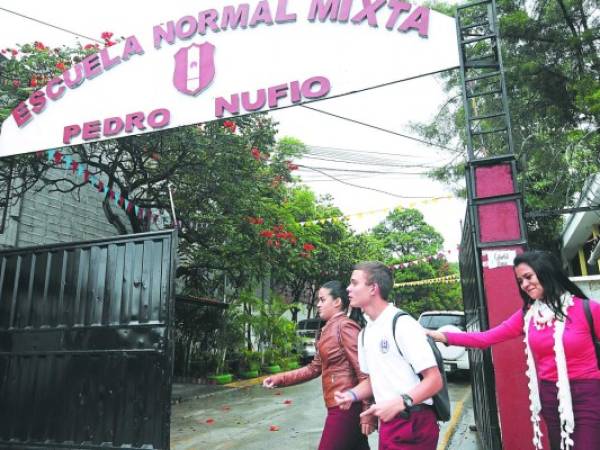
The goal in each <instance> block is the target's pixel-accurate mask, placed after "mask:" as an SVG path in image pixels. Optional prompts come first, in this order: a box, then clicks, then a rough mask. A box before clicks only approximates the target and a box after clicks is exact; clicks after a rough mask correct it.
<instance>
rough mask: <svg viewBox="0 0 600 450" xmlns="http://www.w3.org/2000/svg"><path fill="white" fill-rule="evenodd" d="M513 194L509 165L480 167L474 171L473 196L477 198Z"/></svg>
mask: <svg viewBox="0 0 600 450" xmlns="http://www.w3.org/2000/svg"><path fill="white" fill-rule="evenodd" d="M514 192H515V188H514V183H513V178H512V169H511V165H510V164H497V165H494V166H481V167H477V168H476V169H475V196H476V197H478V198H485V197H494V196H496V195H507V194H513V193H514Z"/></svg>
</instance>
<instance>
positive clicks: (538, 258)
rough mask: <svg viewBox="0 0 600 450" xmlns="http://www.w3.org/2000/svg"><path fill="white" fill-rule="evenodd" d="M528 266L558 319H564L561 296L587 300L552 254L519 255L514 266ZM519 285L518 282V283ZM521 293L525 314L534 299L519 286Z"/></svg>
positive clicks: (530, 253)
mask: <svg viewBox="0 0 600 450" xmlns="http://www.w3.org/2000/svg"><path fill="white" fill-rule="evenodd" d="M519 264H527V265H528V266H529V267H531V268H532V269H533V271H534V272H535V275H536V276H537V279H538V281H539V282H540V284H541V285H542V288H543V289H544V297H545V298H544V300H545V301H546V303H547V305H548V306H549V307H550V309H551V310H552V311H553V312H554V314H555V315H556V317H559V318H564V314H563V312H562V303H561V300H560V296H561V295H562V294H564V293H565V292H570V293H571V294H572V295H575V296H577V297H579V298H587V295H585V294H584V293H583V292H582V290H581V289H579V288H578V287H577V286H576V285H575V283H573V282H572V281H571V280H569V277H568V275H567V273H566V272H565V271H564V270H563V268H562V266H561V264H560V261H559V260H558V258H557V257H556V256H554V255H553V254H551V253H548V252H544V251H540V250H531V251H527V252H524V253H521V254H520V255H517V257H516V258H515V260H514V262H513V265H514V267H517V266H518V265H519ZM517 284H518V282H517ZM519 292H520V293H521V298H522V299H523V312H525V311H527V309H528V308H529V305H531V303H532V302H533V299H532V298H531V297H530V296H529V295H527V293H526V292H525V291H524V290H523V289H521V286H519Z"/></svg>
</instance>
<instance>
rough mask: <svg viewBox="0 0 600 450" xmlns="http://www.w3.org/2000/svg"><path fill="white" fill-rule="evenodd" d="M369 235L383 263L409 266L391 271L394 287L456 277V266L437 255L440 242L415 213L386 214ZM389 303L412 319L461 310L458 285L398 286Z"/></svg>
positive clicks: (441, 239)
mask: <svg viewBox="0 0 600 450" xmlns="http://www.w3.org/2000/svg"><path fill="white" fill-rule="evenodd" d="M372 235H373V238H375V239H377V240H379V241H380V242H381V246H382V247H383V249H384V254H385V258H384V259H383V262H384V263H386V264H389V265H398V264H401V263H411V264H409V265H408V266H406V267H401V268H399V269H396V270H395V271H394V283H405V282H410V281H420V280H428V279H432V278H440V277H445V276H448V275H453V274H458V267H457V265H456V264H454V265H450V264H449V263H448V262H447V261H446V259H445V258H444V256H443V254H440V253H439V252H440V250H441V248H442V244H443V238H442V237H441V235H440V234H439V233H438V232H437V231H435V229H434V228H433V227H431V226H430V225H429V224H427V223H426V222H425V220H424V219H423V215H422V214H421V213H420V212H419V211H417V210H416V209H396V210H394V211H392V212H390V213H389V214H388V216H387V217H386V218H385V220H383V221H382V222H381V223H380V224H378V225H377V226H375V227H374V228H373V234H372ZM415 262H416V263H415ZM390 299H391V300H393V301H394V302H395V303H396V304H397V305H399V306H400V307H402V308H403V309H404V310H406V311H407V312H409V313H411V314H413V315H414V316H418V315H419V314H421V312H423V311H427V310H436V309H438V310H439V309H462V296H461V289H460V284H459V283H433V284H424V285H418V286H398V287H395V288H394V289H393V290H392V293H391V296H390Z"/></svg>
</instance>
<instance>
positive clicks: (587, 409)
mask: <svg viewBox="0 0 600 450" xmlns="http://www.w3.org/2000/svg"><path fill="white" fill-rule="evenodd" d="M570 385H571V398H572V401H573V415H574V417H575V430H574V431H573V434H572V435H571V438H572V439H573V442H574V444H575V445H573V450H592V449H594V450H595V449H600V408H599V406H600V380H571V382H570ZM557 394H558V388H557V387H556V383H555V382H553V381H546V380H542V381H541V382H540V400H541V401H542V414H541V416H542V417H543V418H544V422H546V426H547V427H548V435H549V436H548V437H549V438H550V439H549V440H550V448H551V449H552V450H554V449H557V450H559V449H560V416H559V415H558V398H557Z"/></svg>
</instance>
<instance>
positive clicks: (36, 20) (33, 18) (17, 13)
mask: <svg viewBox="0 0 600 450" xmlns="http://www.w3.org/2000/svg"><path fill="white" fill-rule="evenodd" d="M0 10H2V11H4V12H7V13H9V14H14V15H15V16H19V17H22V18H23V19H27V20H31V21H33V22H37V23H39V24H42V25H45V26H47V27H50V28H55V29H57V30H60V31H64V32H65V33H69V34H72V35H74V36H77V37H82V38H85V39H89V40H91V41H94V42H98V43H99V44H102V43H103V42H102V41H99V40H98V39H95V38H92V37H89V36H86V35H84V34H79V33H76V32H75V31H71V30H68V29H66V28H62V27H59V26H58V25H52V24H51V23H48V22H44V21H43V20H40V19H36V18H35V17H30V16H26V15H25V14H21V13H19V12H17V11H13V10H11V9H7V8H2V7H1V6H0Z"/></svg>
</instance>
